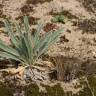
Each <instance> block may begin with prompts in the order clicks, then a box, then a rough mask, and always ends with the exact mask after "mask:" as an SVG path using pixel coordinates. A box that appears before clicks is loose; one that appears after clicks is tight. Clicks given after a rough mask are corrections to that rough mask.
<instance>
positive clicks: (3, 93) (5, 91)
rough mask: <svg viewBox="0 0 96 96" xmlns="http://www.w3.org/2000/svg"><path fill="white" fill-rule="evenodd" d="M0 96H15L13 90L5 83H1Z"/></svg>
mask: <svg viewBox="0 0 96 96" xmlns="http://www.w3.org/2000/svg"><path fill="white" fill-rule="evenodd" d="M0 96H13V92H12V89H10V87H8V86H7V85H5V84H3V83H0Z"/></svg>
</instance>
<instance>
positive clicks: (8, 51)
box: [0, 16, 63, 65]
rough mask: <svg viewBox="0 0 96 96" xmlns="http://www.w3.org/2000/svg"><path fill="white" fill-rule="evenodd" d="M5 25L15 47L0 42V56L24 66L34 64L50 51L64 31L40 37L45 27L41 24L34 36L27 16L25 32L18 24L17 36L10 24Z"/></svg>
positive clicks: (25, 18)
mask: <svg viewBox="0 0 96 96" xmlns="http://www.w3.org/2000/svg"><path fill="white" fill-rule="evenodd" d="M4 23H5V27H6V29H7V31H8V35H9V37H10V40H11V44H12V46H13V47H12V46H8V45H6V44H5V43H4V42H3V41H2V40H0V49H1V51H0V56H1V57H4V58H6V59H13V60H16V61H20V62H21V63H22V64H23V65H31V64H34V63H35V62H36V61H37V60H38V58H39V57H40V56H41V55H42V54H44V53H45V52H46V51H47V50H48V48H49V47H50V45H52V44H53V43H54V42H56V41H57V39H58V37H59V35H60V33H61V32H62V31H63V30H62V29H60V30H58V31H55V32H48V33H46V34H44V35H43V36H40V32H41V29H42V27H43V25H42V24H41V23H39V25H38V27H37V30H36V32H35V33H34V34H33V35H32V34H31V32H30V29H29V22H28V18H27V16H25V17H24V32H22V31H21V28H20V26H19V24H17V23H16V32H17V35H16V34H14V32H13V30H12V28H11V26H10V24H9V22H8V21H7V20H5V22H4Z"/></svg>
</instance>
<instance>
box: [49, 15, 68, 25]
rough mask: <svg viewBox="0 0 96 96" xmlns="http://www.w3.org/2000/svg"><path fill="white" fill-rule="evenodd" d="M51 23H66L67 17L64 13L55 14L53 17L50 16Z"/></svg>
mask: <svg viewBox="0 0 96 96" xmlns="http://www.w3.org/2000/svg"><path fill="white" fill-rule="evenodd" d="M51 21H52V22H53V23H57V22H59V23H63V24H64V23H66V21H68V18H67V17H65V16H64V15H61V14H60V15H56V16H54V17H53V18H52V20H51Z"/></svg>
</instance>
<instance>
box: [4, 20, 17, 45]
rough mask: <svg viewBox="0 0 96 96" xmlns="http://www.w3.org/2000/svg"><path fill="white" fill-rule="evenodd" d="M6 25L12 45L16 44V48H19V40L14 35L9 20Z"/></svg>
mask: <svg viewBox="0 0 96 96" xmlns="http://www.w3.org/2000/svg"><path fill="white" fill-rule="evenodd" d="M4 23H5V27H6V29H7V31H8V34H9V36H10V38H11V41H12V43H13V44H14V46H16V47H18V40H17V38H16V36H14V34H13V32H12V29H11V26H10V24H9V22H8V21H7V20H5V21H4Z"/></svg>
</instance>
